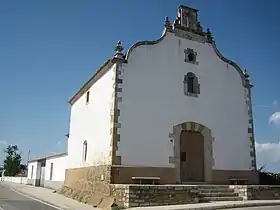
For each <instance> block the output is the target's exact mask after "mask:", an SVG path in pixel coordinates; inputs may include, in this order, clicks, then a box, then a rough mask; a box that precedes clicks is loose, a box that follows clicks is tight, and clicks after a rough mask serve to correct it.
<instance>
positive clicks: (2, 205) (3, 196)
mask: <svg viewBox="0 0 280 210" xmlns="http://www.w3.org/2000/svg"><path fill="white" fill-rule="evenodd" d="M0 210H59V208H55V207H53V206H50V205H47V204H44V203H42V202H39V201H36V200H33V199H31V198H29V197H26V196H24V195H22V194H19V193H17V192H15V191H13V190H11V189H9V188H7V187H4V186H3V185H2V184H1V183H0Z"/></svg>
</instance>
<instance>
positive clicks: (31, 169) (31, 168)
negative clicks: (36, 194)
mask: <svg viewBox="0 0 280 210" xmlns="http://www.w3.org/2000/svg"><path fill="white" fill-rule="evenodd" d="M33 169H34V166H32V167H31V179H32V178H33Z"/></svg>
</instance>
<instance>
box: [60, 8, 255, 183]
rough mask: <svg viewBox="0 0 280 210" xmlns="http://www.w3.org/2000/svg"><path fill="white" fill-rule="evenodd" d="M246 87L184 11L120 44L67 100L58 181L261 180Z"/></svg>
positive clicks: (240, 73)
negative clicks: (148, 37)
mask: <svg viewBox="0 0 280 210" xmlns="http://www.w3.org/2000/svg"><path fill="white" fill-rule="evenodd" d="M251 88H252V85H251V84H250V81H249V75H248V73H247V71H246V70H243V69H241V68H240V67H239V66H238V65H237V64H236V63H235V62H233V61H231V60H229V59H228V58H226V57H224V55H222V54H221V52H220V51H219V50H218V49H217V47H216V44H215V41H214V40H213V37H212V34H211V32H210V30H209V29H207V30H204V29H203V28H202V26H201V25H200V22H199V20H198V10H196V9H193V8H189V7H186V6H180V7H179V8H178V13H177V17H176V19H175V21H174V22H173V23H171V22H170V21H169V19H168V18H167V17H166V20H165V24H164V29H163V33H162V36H161V37H160V38H159V39H158V40H155V41H141V42H137V43H135V44H134V45H132V46H131V47H130V48H129V49H128V50H127V52H124V50H123V47H122V43H121V42H118V43H117V46H116V47H115V55H114V56H113V57H112V58H110V59H108V60H107V61H106V62H105V63H104V64H103V65H102V66H101V67H100V68H99V69H98V70H97V71H96V72H95V74H94V75H93V76H92V77H91V78H90V79H89V80H88V81H87V82H86V83H85V84H84V85H83V86H82V87H81V88H80V89H79V90H78V91H77V92H76V93H75V94H74V96H73V97H72V98H71V99H70V101H69V103H70V104H71V117H70V127H69V138H68V149H67V163H66V173H65V182H64V183H65V184H67V186H71V185H75V183H76V182H77V180H79V179H81V178H84V179H86V177H88V176H89V175H88V174H89V173H90V174H91V175H90V177H91V179H92V177H93V176H94V179H96V180H99V181H104V182H107V183H112V184H118V183H123V184H125V183H128V184H129V183H139V182H140V183H144V182H146V183H149V182H151V183H155V182H157V183H160V184H172V183H212V184H229V183H230V182H231V180H233V179H240V180H246V181H247V182H248V183H251V184H257V183H258V173H257V171H256V155H255V143H254V131H253V117H252V116H253V115H252V104H251Z"/></svg>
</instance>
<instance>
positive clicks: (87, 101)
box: [86, 91, 89, 104]
mask: <svg viewBox="0 0 280 210" xmlns="http://www.w3.org/2000/svg"><path fill="white" fill-rule="evenodd" d="M86 97H87V98H86V104H88V103H89V91H88V92H87V96H86Z"/></svg>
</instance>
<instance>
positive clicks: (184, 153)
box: [180, 152, 187, 162]
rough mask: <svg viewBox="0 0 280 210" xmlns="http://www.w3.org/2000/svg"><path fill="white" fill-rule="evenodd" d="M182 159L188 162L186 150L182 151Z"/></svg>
mask: <svg viewBox="0 0 280 210" xmlns="http://www.w3.org/2000/svg"><path fill="white" fill-rule="evenodd" d="M180 161H181V162H186V161H187V153H186V152H181V155H180Z"/></svg>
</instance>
